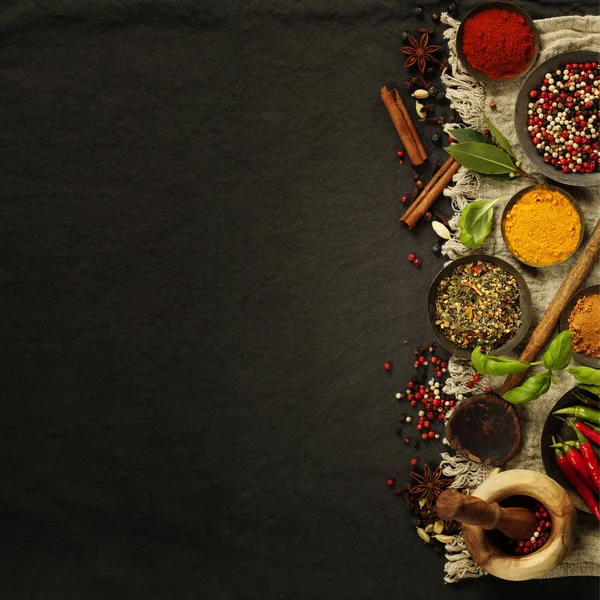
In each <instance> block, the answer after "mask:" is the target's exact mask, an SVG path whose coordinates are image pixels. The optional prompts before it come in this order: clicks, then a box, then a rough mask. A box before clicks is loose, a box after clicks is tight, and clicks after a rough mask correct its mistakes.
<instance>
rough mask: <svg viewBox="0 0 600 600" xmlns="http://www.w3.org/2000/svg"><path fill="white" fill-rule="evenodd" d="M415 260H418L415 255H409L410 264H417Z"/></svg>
mask: <svg viewBox="0 0 600 600" xmlns="http://www.w3.org/2000/svg"><path fill="white" fill-rule="evenodd" d="M415 258H416V256H415V255H414V254H409V255H408V260H409V262H415Z"/></svg>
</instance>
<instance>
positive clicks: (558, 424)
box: [541, 387, 600, 513]
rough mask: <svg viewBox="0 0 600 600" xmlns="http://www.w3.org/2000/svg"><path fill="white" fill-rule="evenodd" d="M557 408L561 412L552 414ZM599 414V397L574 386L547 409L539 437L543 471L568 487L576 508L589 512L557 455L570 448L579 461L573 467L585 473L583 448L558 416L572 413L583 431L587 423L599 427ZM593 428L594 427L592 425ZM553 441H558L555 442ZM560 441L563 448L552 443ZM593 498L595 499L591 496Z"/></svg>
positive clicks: (566, 488)
mask: <svg viewBox="0 0 600 600" xmlns="http://www.w3.org/2000/svg"><path fill="white" fill-rule="evenodd" d="M557 411H561V414H560V415H556V414H554V413H556V412H557ZM599 414H600V413H599V412H598V397H597V396H595V395H594V394H592V393H591V392H588V391H586V390H584V389H581V388H579V387H574V388H573V389H571V390H569V391H568V392H567V393H566V394H564V395H563V396H562V398H560V400H559V401H558V402H557V403H556V404H555V405H554V407H553V408H552V410H551V411H550V414H549V415H548V418H547V419H546V423H545V424H544V429H543V430H542V438H541V443H542V462H543V463H544V470H545V471H546V475H548V477H551V478H552V479H554V481H556V482H557V483H559V484H560V485H562V486H563V487H564V488H565V490H567V492H568V494H569V496H570V497H571V500H572V501H573V504H574V505H575V507H576V508H578V509H579V510H581V511H583V512H587V513H591V512H592V511H591V510H590V508H589V507H588V505H587V504H586V502H585V501H584V500H583V498H582V496H581V495H580V494H579V493H578V492H577V490H576V489H575V484H574V483H573V482H572V481H571V480H570V479H568V478H567V473H568V471H567V472H565V469H564V465H563V466H562V468H561V466H559V465H560V462H561V458H559V457H560V456H561V455H564V456H567V455H568V454H569V452H573V451H574V454H576V455H575V456H572V457H569V458H572V459H574V460H573V464H574V465H578V461H579V466H577V467H576V468H575V467H574V469H575V470H576V472H577V473H578V474H579V475H580V476H582V477H586V476H587V473H586V471H588V468H587V467H586V465H585V462H584V461H585V458H584V454H583V451H581V452H580V450H578V449H577V448H578V447H579V446H580V443H579V441H578V435H577V434H576V432H575V429H574V428H573V427H572V426H571V425H570V424H569V423H567V422H566V421H565V420H564V419H562V418H559V417H561V416H564V417H573V419H574V420H575V421H574V422H578V423H581V424H582V426H583V429H584V431H587V430H586V429H585V428H586V427H589V428H590V429H592V428H593V427H598V422H597V418H598V415H599ZM587 419H591V422H589V421H587ZM592 431H594V430H593V429H592ZM592 435H593V434H592ZM598 435H600V434H598ZM559 440H560V442H559ZM554 442H558V443H557V444H555V443H554ZM561 443H564V444H565V445H564V446H563V447H562V448H561V447H558V448H556V447H553V446H560V445H561ZM592 460H593V459H592ZM563 462H566V461H563ZM579 469H581V471H579ZM584 495H585V492H584ZM593 501H595V502H596V503H597V500H595V499H594V500H593Z"/></svg>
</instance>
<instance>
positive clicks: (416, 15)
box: [413, 6, 423, 19]
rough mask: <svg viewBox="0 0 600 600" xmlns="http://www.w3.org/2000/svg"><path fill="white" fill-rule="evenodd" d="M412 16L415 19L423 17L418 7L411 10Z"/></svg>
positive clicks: (421, 10)
mask: <svg viewBox="0 0 600 600" xmlns="http://www.w3.org/2000/svg"><path fill="white" fill-rule="evenodd" d="M413 15H414V16H415V17H417V18H419V19H420V18H422V17H423V9H422V8H421V7H420V6H416V7H415V8H414V9H413Z"/></svg>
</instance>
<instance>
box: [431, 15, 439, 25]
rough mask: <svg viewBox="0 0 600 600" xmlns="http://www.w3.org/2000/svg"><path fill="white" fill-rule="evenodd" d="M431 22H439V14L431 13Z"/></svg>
mask: <svg viewBox="0 0 600 600" xmlns="http://www.w3.org/2000/svg"><path fill="white" fill-rule="evenodd" d="M431 20H432V21H433V22H434V23H437V22H438V21H439V20H440V13H433V14H432V15H431Z"/></svg>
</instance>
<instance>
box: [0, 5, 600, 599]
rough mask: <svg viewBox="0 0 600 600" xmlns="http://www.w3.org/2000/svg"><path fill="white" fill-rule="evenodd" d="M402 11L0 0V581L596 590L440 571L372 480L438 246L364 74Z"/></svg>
mask: <svg viewBox="0 0 600 600" xmlns="http://www.w3.org/2000/svg"><path fill="white" fill-rule="evenodd" d="M474 4H475V3H474V2H464V3H462V5H461V12H462V14H464V13H465V12H466V11H467V10H468V9H469V8H470V7H471V6H473V5H474ZM421 5H422V6H423V7H424V8H425V9H426V11H428V13H431V12H432V11H433V10H440V9H443V8H445V5H439V4H437V3H435V2H425V1H423V2H422V3H421ZM522 5H523V6H524V7H525V8H526V9H527V10H529V12H530V13H531V14H532V16H533V17H534V18H540V17H546V16H555V15H561V14H571V13H579V14H585V13H594V12H597V10H598V6H597V4H596V3H593V2H587V3H583V4H582V3H575V2H572V1H568V2H564V1H561V2H559V1H556V0H555V1H552V2H550V1H546V2H523V3H522ZM413 6H414V4H413V3H410V4H404V3H401V2H395V1H392V0H360V1H359V0H347V1H344V2H342V1H341V0H340V1H331V2H323V1H322V0H303V1H293V0H284V1H280V2H275V1H274V0H255V1H252V2H240V1H239V0H228V1H225V2H219V3H212V4H211V3H202V2H201V3H198V2H192V1H191V0H188V1H184V0H177V1H166V0H163V1H162V2H142V1H134V0H131V1H130V2H118V1H116V0H102V1H96V2H91V1H87V2H84V1H79V2H75V1H73V0H62V1H58V0H56V1H53V2H46V3H41V2H40V3H31V2H25V1H18V0H13V1H7V2H4V3H3V5H2V6H1V7H0V32H1V35H0V84H1V85H0V104H1V106H2V110H1V111H0V164H2V167H3V168H2V177H1V178H0V239H1V240H2V261H1V265H0V273H1V279H0V281H1V282H2V292H3V293H2V295H1V296H0V311H1V314H2V315H3V317H4V318H3V319H2V325H1V328H0V339H1V340H2V344H1V350H0V359H1V364H2V370H1V377H0V382H1V384H0V385H1V392H2V400H3V402H2V407H3V410H2V416H1V421H0V422H1V424H2V434H1V435H0V471H1V473H2V510H1V511H0V522H1V531H2V542H1V544H0V549H1V554H0V558H1V560H0V578H1V581H2V588H3V589H2V597H3V598H11V599H13V598H14V599H38V598H39V599H42V598H44V599H46V598H61V599H62V598H69V599H71V598H78V599H79V598H81V599H86V600H95V599H100V598H161V599H162V598H177V599H187V598H203V599H204V598H206V599H219V600H220V599H224V600H225V599H234V598H235V599H237V598H240V599H246V598H248V599H254V598H257V599H263V598H264V599H266V598H277V599H279V598H290V599H303V598H307V599H308V598H311V599H321V598H336V599H367V598H369V599H370V598H404V597H413V598H429V597H444V598H446V597H449V598H457V597H460V598H465V599H467V598H505V597H506V598H508V597H509V596H510V597H512V598H525V597H531V596H532V595H538V594H539V595H544V596H545V597H547V598H562V597H566V596H569V595H575V594H576V595H585V596H586V597H597V596H598V592H599V587H598V582H597V581H593V580H591V579H584V578H571V579H566V580H559V581H556V580H555V581H538V582H528V583H522V584H511V583H507V582H503V581H500V580H497V579H494V578H491V577H488V578H485V579H480V580H476V581H467V582H463V583H461V584H460V585H457V586H451V587H448V586H444V584H443V583H442V574H443V573H442V570H443V561H442V559H441V558H439V557H437V556H436V555H434V554H433V552H431V550H430V549H427V548H425V547H424V546H423V545H422V544H421V542H420V541H419V540H418V539H417V538H416V536H415V534H414V531H413V529H412V526H411V525H410V522H409V519H408V517H407V514H406V513H405V512H404V508H403V506H402V503H401V502H400V501H399V500H398V499H396V498H395V497H393V496H392V495H391V494H390V493H389V492H388V490H387V489H386V486H385V481H386V479H387V478H388V477H389V476H395V477H397V478H398V479H399V480H400V481H403V480H404V478H405V477H406V476H407V473H408V470H409V465H408V461H409V458H410V457H411V456H413V455H414V454H415V451H413V450H409V449H407V448H405V447H404V445H403V444H402V443H401V442H400V441H399V440H398V439H397V438H396V436H395V433H394V432H395V429H396V425H397V418H398V416H399V414H400V407H399V406H398V404H397V402H396V400H395V399H394V393H395V392H396V391H398V390H399V389H401V388H402V387H403V383H404V381H405V379H406V376H407V373H409V372H410V371H411V370H412V368H411V362H412V354H411V349H412V347H413V346H414V345H416V344H419V343H423V342H426V341H428V340H429V339H430V333H429V331H428V326H427V323H426V320H425V314H424V295H425V292H426V290H427V288H428V284H429V281H430V280H431V279H432V277H433V275H434V273H435V272H436V271H437V270H438V269H439V268H440V266H441V264H442V259H441V258H438V257H435V256H434V255H433V254H432V253H431V251H430V247H431V245H432V244H433V242H434V236H433V233H432V231H431V230H430V228H429V227H421V228H420V229H419V230H418V231H416V232H415V233H414V234H412V233H408V232H407V231H405V230H403V229H401V228H400V225H399V223H398V217H399V216H400V214H401V205H400V203H399V201H398V200H399V197H400V196H401V195H402V194H404V193H408V192H410V186H411V181H410V179H409V177H408V171H407V168H406V166H404V167H399V166H398V165H397V161H396V157H395V150H396V149H397V148H398V142H397V138H396V134H395V133H394V131H393V129H392V128H391V125H390V123H389V120H388V118H387V116H386V115H385V112H384V110H383V108H382V106H381V104H380V100H379V93H378V90H379V88H380V87H381V85H383V84H388V85H390V84H391V85H394V84H395V85H401V83H402V81H403V79H404V77H405V72H404V71H403V69H402V68H401V64H402V58H401V55H400V53H399V52H398V47H399V45H400V43H399V33H400V32H401V31H402V30H404V29H407V28H408V29H414V28H416V27H417V26H419V25H420V23H419V22H418V21H417V20H415V19H414V18H413V17H412V16H411V10H412V8H413ZM437 28H438V30H439V31H440V32H441V30H442V27H441V26H439V25H438V27H437ZM438 35H439V34H438ZM422 131H423V134H424V138H426V139H428V138H429V136H430V135H431V134H432V133H434V132H435V131H436V128H435V127H434V126H427V127H426V128H424V129H423V130H422ZM427 144H428V145H429V146H430V143H429V142H427ZM436 156H437V157H440V158H441V157H442V151H441V150H437V151H436V152H434V153H433V157H434V158H435V157H436ZM440 207H441V209H442V210H446V211H448V207H447V205H445V204H444V202H443V201H442V202H441V204H440ZM409 252H417V253H418V254H419V255H420V256H422V258H423V267H422V268H421V270H419V271H417V270H415V269H414V267H412V266H411V265H410V264H409V263H408V262H407V260H406V255H407V254H408V253H409ZM405 339H408V340H409V343H408V344H407V345H405V344H404V343H403V341H404V340H405ZM386 360H392V361H393V363H394V371H393V373H392V374H391V375H387V374H386V373H384V372H383V370H382V364H383V362H385V361H386ZM437 448H439V446H437V447H436V448H434V446H433V445H432V446H430V448H429V452H423V451H419V456H420V457H421V458H422V459H423V458H426V459H427V458H429V459H433V458H434V457H435V454H436V449H437Z"/></svg>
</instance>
